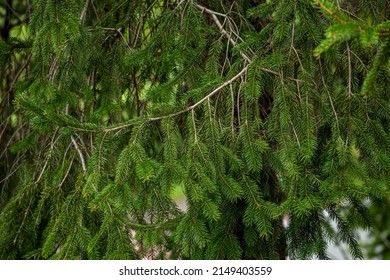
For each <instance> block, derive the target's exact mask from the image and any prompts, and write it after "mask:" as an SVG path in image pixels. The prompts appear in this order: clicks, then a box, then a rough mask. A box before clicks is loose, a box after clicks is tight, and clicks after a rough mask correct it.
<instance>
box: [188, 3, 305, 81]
mask: <svg viewBox="0 0 390 280" xmlns="http://www.w3.org/2000/svg"><path fill="white" fill-rule="evenodd" d="M196 6H197V7H198V8H199V9H200V10H201V11H204V12H207V13H209V14H210V15H211V16H212V18H213V20H214V22H215V24H216V25H217V26H218V28H219V30H220V31H221V33H222V34H223V35H225V36H226V37H227V38H228V40H229V42H230V43H231V44H232V45H233V46H236V45H237V42H236V41H234V40H233V38H232V36H231V35H230V33H229V32H227V31H226V30H225V29H224V28H223V25H222V24H221V22H220V21H219V20H218V18H217V15H219V16H223V17H227V16H226V15H225V14H221V13H218V12H215V11H212V10H210V9H207V8H206V7H204V6H202V5H199V4H197V5H196ZM240 55H241V57H242V58H243V59H244V60H245V61H246V62H248V63H251V62H252V59H251V58H249V57H248V56H247V55H246V54H245V53H244V52H243V51H240ZM260 69H261V70H262V71H264V72H266V73H269V74H272V75H275V76H278V77H280V73H278V72H276V71H274V70H271V69H268V68H265V67H260ZM285 78H286V79H289V80H291V81H295V82H300V80H299V79H295V78H292V77H285Z"/></svg>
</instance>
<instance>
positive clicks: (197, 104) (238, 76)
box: [148, 64, 249, 122]
mask: <svg viewBox="0 0 390 280" xmlns="http://www.w3.org/2000/svg"><path fill="white" fill-rule="evenodd" d="M248 67H249V64H248V65H246V66H245V67H244V68H243V69H242V70H241V71H240V72H238V73H237V74H236V75H235V76H234V77H233V78H231V79H230V80H228V81H226V82H224V83H223V84H221V85H220V86H218V87H217V88H216V89H214V90H213V91H212V92H210V93H209V94H207V95H206V96H205V97H203V98H202V99H201V100H199V101H198V102H196V103H195V104H194V105H192V106H189V107H187V108H186V109H184V110H182V111H179V112H176V113H172V114H169V115H165V116H160V117H154V118H149V119H148V121H150V122H153V121H158V120H162V119H166V118H171V117H176V116H178V115H181V114H183V113H187V112H189V111H191V110H194V109H195V108H197V107H198V106H199V105H201V104H202V103H203V102H204V101H206V100H207V99H208V98H210V97H212V96H213V95H215V94H216V93H218V92H219V91H220V90H221V89H223V88H224V87H226V86H228V85H230V84H231V83H233V82H234V81H235V80H237V79H238V78H240V77H241V76H242V75H244V74H245V73H246V71H247V70H248Z"/></svg>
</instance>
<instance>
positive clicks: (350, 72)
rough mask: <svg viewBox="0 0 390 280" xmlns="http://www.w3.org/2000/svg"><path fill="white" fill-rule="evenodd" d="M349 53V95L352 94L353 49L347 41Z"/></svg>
mask: <svg viewBox="0 0 390 280" xmlns="http://www.w3.org/2000/svg"><path fill="white" fill-rule="evenodd" d="M347 54H348V96H352V95H353V93H352V64H351V50H350V49H349V44H348V43H347Z"/></svg>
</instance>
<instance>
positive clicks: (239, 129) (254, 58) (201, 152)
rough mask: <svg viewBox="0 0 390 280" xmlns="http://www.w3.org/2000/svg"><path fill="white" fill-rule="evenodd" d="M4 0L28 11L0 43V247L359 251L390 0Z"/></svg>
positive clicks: (382, 158)
mask: <svg viewBox="0 0 390 280" xmlns="http://www.w3.org/2000/svg"><path fill="white" fill-rule="evenodd" d="M3 2H5V1H3ZM6 2H7V3H8V7H9V6H10V5H11V7H16V6H18V7H19V8H18V9H23V8H25V9H26V15H28V16H26V19H25V20H24V21H23V22H25V24H22V23H19V22H18V23H17V24H19V25H22V26H23V28H24V29H25V31H26V32H25V34H24V35H23V36H21V35H20V34H14V35H12V36H10V33H7V36H5V35H3V34H6V33H5V32H4V33H2V41H1V44H0V62H1V63H2V64H1V65H2V69H1V70H2V72H1V78H2V84H1V90H2V96H1V100H0V101H1V102H2V104H5V102H6V101H5V98H6V94H5V93H4V92H5V89H7V91H8V90H11V91H12V92H15V97H14V96H12V97H11V99H10V100H11V101H13V103H7V104H8V105H7V106H8V107H7V108H8V109H9V110H10V111H9V112H13V111H12V110H13V109H16V110H18V111H17V112H16V113H13V115H14V116H15V117H14V118H16V120H17V121H16V123H17V124H16V125H15V126H16V127H14V128H13V129H14V132H15V137H14V138H17V139H20V140H19V141H17V142H16V141H15V139H11V140H12V141H7V142H6V143H5V142H4V143H5V144H3V140H1V146H2V148H3V147H4V151H6V153H7V155H8V154H9V155H10V158H9V159H8V161H7V163H6V164H4V166H6V168H3V167H2V169H1V170H0V172H1V173H0V174H1V176H2V177H3V178H0V180H1V185H0V188H1V191H2V193H3V191H4V193H5V194H4V198H3V201H4V202H3V203H2V204H0V207H1V208H0V210H1V212H0V258H1V259H142V258H153V259H285V258H287V257H289V258H292V259H308V258H320V259H327V258H329V257H328V255H327V253H326V249H327V244H328V242H330V241H337V242H339V241H341V242H344V243H346V244H347V245H348V246H349V248H350V253H351V255H352V256H353V257H354V258H362V252H361V249H360V246H359V244H358V242H357V240H356V237H355V230H356V229H357V228H369V226H370V215H369V212H368V207H369V206H370V205H372V204H375V205H377V204H378V203H380V202H381V201H383V199H385V198H386V196H387V195H388V190H389V182H390V140H389V132H390V131H389V130H390V127H389V118H390V102H389V96H388V89H387V87H388V85H389V55H390V54H389V49H390V48H389V40H390V25H389V21H388V20H387V18H388V15H389V11H390V5H389V1H386V0H378V1H375V5H372V2H373V1H363V0H351V1H342V0H339V1H337V0H336V1H330V0H321V1H320V0H316V1H307V0H281V1H268V0H267V1H261V0H244V1H234V0H228V1H214V0H204V1H195V0H181V1H179V0H176V1H175V0H146V1H127V0H121V1H114V0H107V1H101V0H86V1H78V0H64V1H55V0H35V1H31V6H30V4H29V3H28V4H21V2H19V1H6ZM19 4H20V5H19ZM4 10H5V11H7V13H8V12H9V11H11V10H12V9H8V8H4ZM30 11H31V15H30ZM7 26H9V24H7ZM4 30H5V29H4ZM12 65H17V66H18V67H17V69H18V70H20V71H18V70H17V71H15V70H12V71H11V70H9V69H7V66H12ZM5 77H8V79H10V78H9V77H12V78H13V81H12V83H10V82H9V81H7V80H6V78H5ZM12 104H13V105H12ZM13 106H15V107H13ZM9 112H7V113H4V114H5V115H4V116H7V117H8V116H10V114H11V113H9ZM6 114H8V115H6ZM2 118H3V115H2ZM4 119H6V117H4ZM2 121H3V119H2ZM7 125H8V124H5V125H4V127H6V126H7ZM7 129H8V128H7ZM11 152H12V154H11ZM2 160H3V159H2ZM12 164H13V165H12ZM2 166H3V164H2ZM10 166H11V167H10ZM177 190H181V191H183V193H184V195H185V201H186V207H185V209H180V208H179V207H178V205H177V202H176V201H175V200H174V199H173V193H174V192H177ZM378 205H380V204H378ZM333 222H335V224H336V227H335V228H334V227H333V226H332V223H333Z"/></svg>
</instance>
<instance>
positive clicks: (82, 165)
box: [70, 135, 87, 172]
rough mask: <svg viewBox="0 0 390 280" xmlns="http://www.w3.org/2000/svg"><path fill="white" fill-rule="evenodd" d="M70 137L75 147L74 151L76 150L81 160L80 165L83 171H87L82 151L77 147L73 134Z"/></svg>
mask: <svg viewBox="0 0 390 280" xmlns="http://www.w3.org/2000/svg"><path fill="white" fill-rule="evenodd" d="M70 139H71V140H72V143H73V145H74V147H75V149H76V151H77V152H78V154H79V157H80V161H81V167H82V168H83V171H84V172H86V171H87V167H86V165H85V160H84V156H83V153H82V152H81V150H80V148H79V145H78V144H77V142H76V140H75V139H74V137H73V135H72V136H71V137H70Z"/></svg>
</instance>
